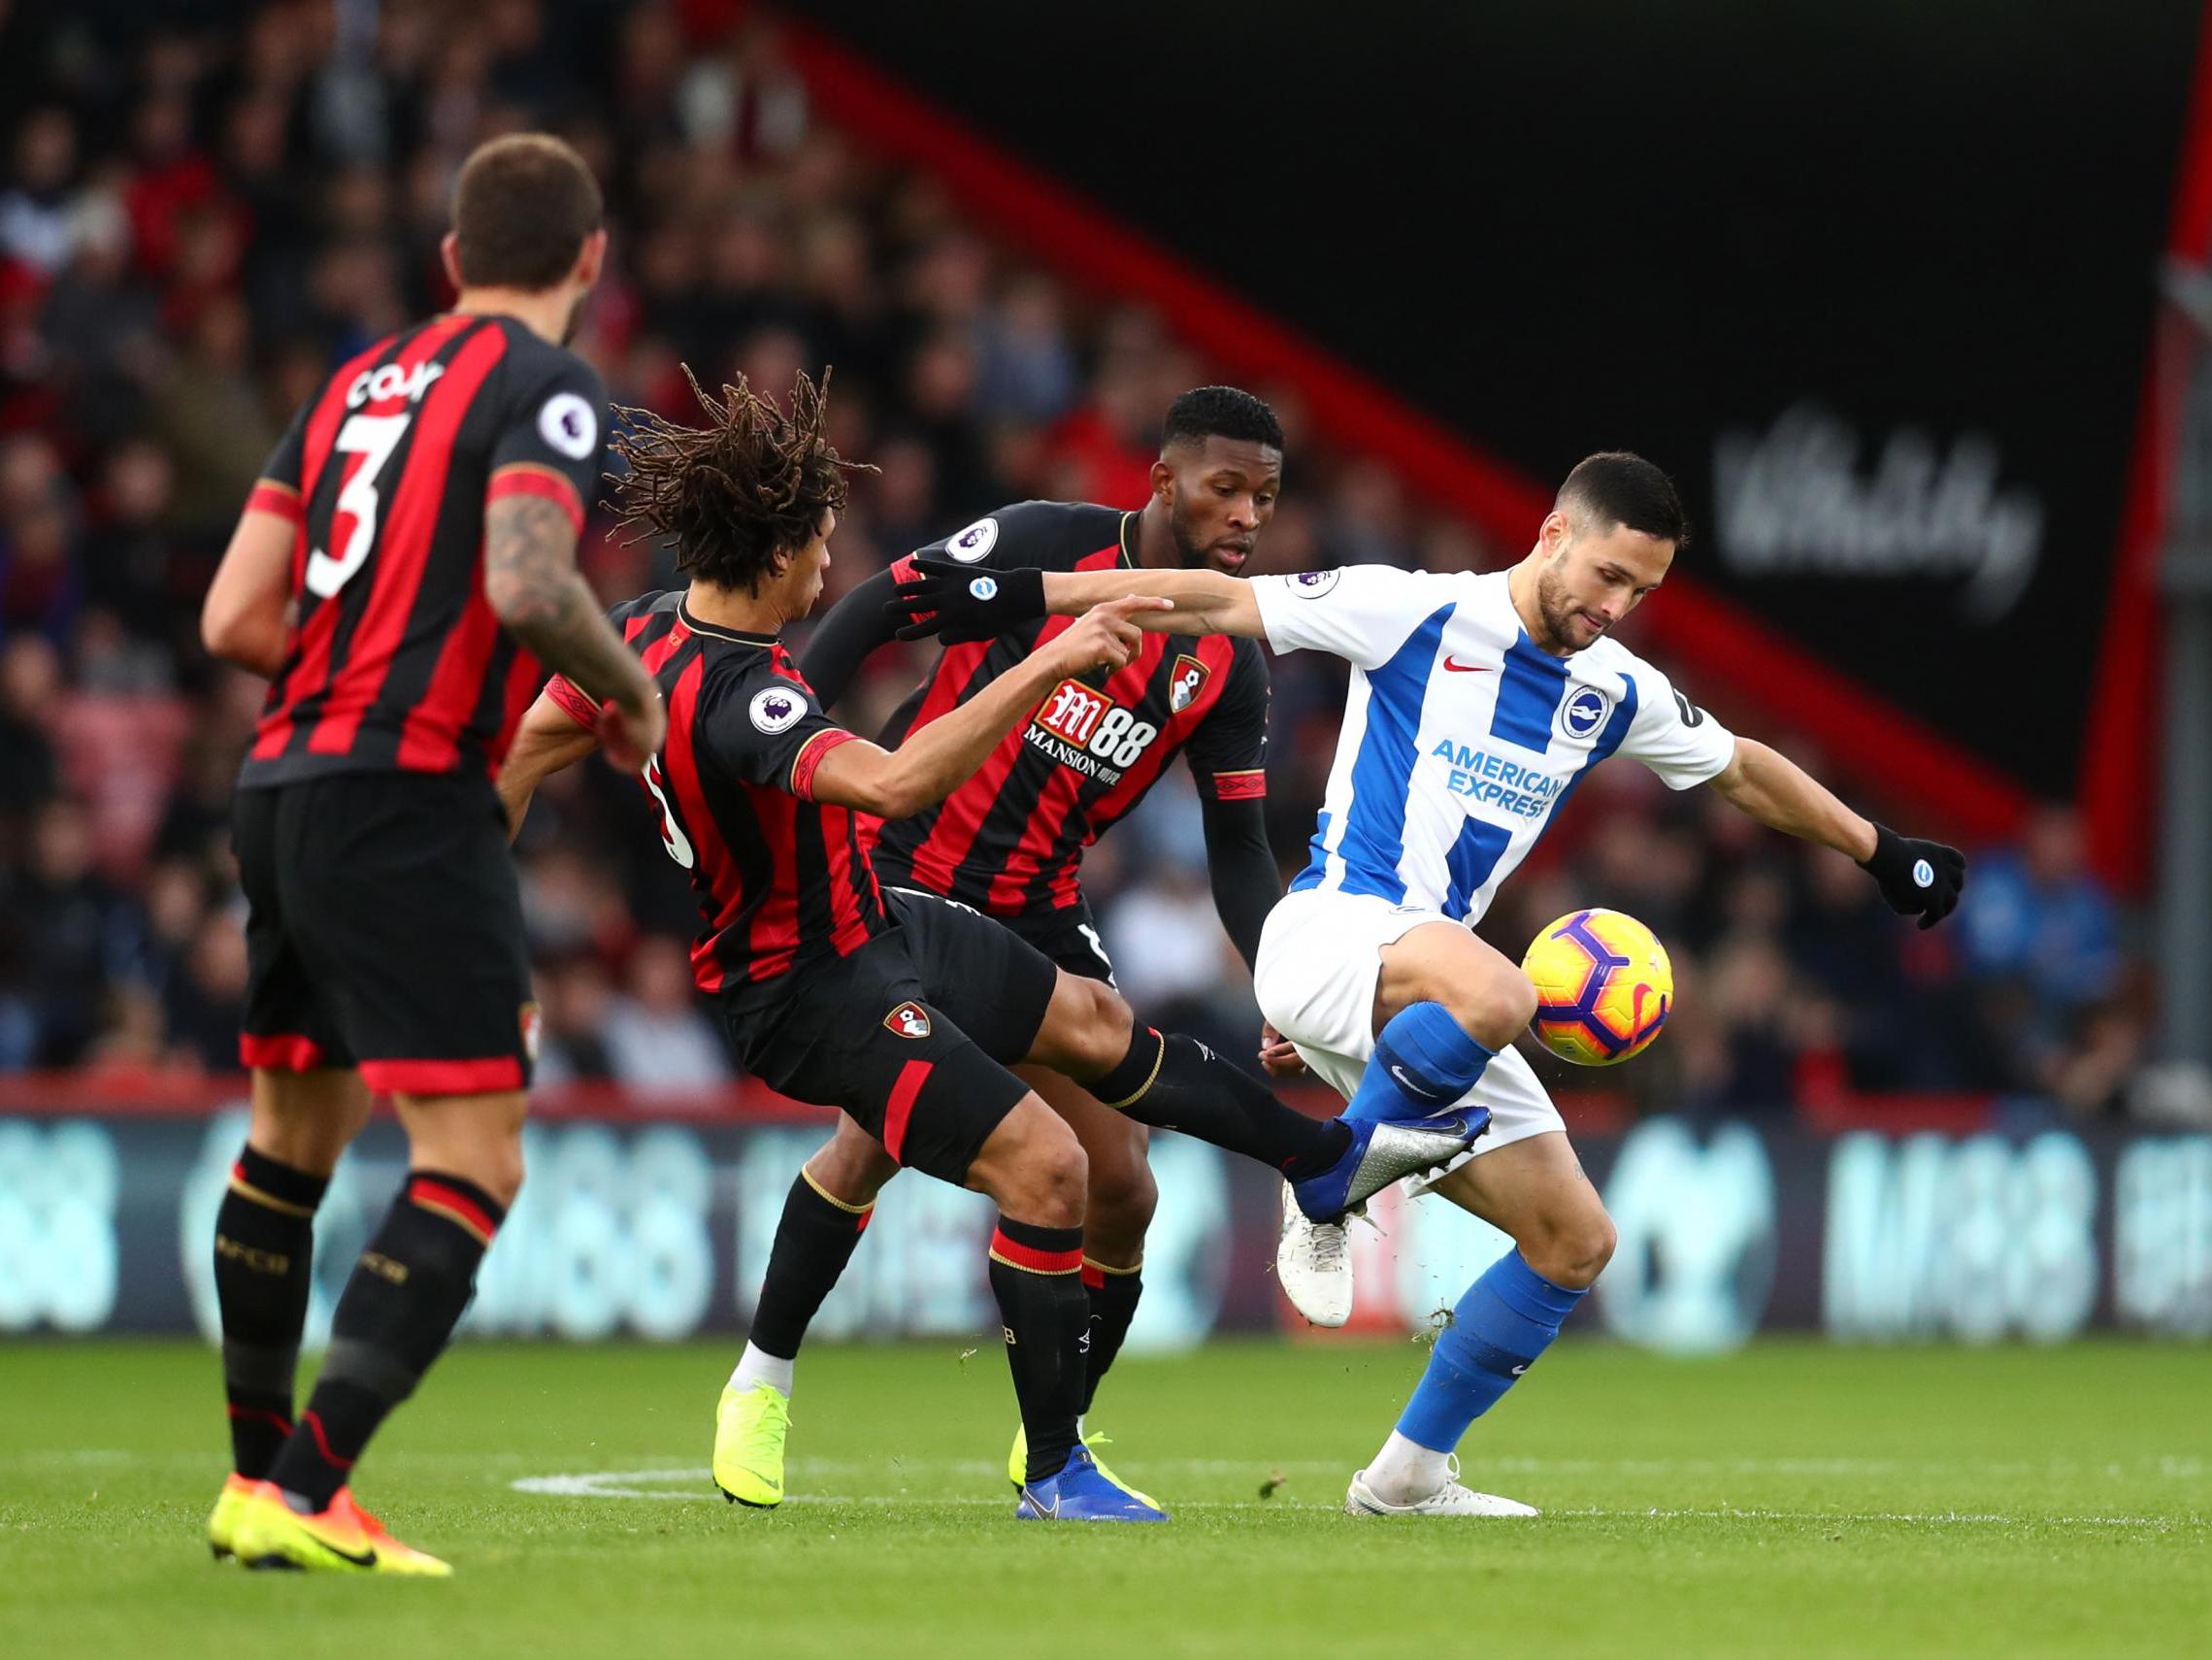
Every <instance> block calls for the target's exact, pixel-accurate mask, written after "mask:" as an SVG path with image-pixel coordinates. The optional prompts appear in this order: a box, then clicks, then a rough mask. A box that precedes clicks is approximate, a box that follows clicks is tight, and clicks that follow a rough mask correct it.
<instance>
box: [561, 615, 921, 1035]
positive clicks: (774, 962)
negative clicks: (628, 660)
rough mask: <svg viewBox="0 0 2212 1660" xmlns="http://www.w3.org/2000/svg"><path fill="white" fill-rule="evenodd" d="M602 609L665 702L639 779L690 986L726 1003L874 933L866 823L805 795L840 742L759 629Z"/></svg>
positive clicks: (569, 689) (876, 901)
mask: <svg viewBox="0 0 2212 1660" xmlns="http://www.w3.org/2000/svg"><path fill="white" fill-rule="evenodd" d="M610 615H611V617H612V619H613V622H614V626H615V627H616V628H617V629H619V630H620V631H621V633H622V636H623V638H624V639H626V640H627V641H629V643H630V648H631V649H632V650H634V651H636V652H637V653H638V654H639V655H640V656H641V657H643V658H644V664H645V669H646V671H647V672H648V673H649V674H651V675H652V677H653V679H654V680H655V681H658V682H659V685H660V688H661V697H662V699H663V700H664V701H665V703H666V704H667V706H668V739H667V741H666V743H665V745H664V746H663V747H662V749H661V752H660V753H659V754H658V755H656V756H654V757H653V759H652V760H651V761H650V762H649V763H647V765H646V767H645V771H644V775H643V776H642V777H641V779H640V781H641V782H642V783H643V784H644V787H645V791H646V793H647V794H648V795H650V796H651V797H652V799H653V806H654V808H655V810H656V811H657V812H658V813H659V815H660V831H661V844H662V846H663V847H666V848H667V849H668V855H669V857H670V858H672V859H674V860H675V861H676V862H677V864H678V865H680V866H682V867H683V868H684V870H685V871H687V872H688V873H689V874H690V877H691V886H692V889H693V891H694V892H696V893H697V894H698V896H699V914H700V916H701V918H702V921H703V923H704V926H703V927H702V928H701V930H700V933H699V938H698V939H697V941H696V942H694V944H693V945H692V947H691V970H692V976H693V978H694V979H696V980H697V981H698V983H699V989H700V990H702V991H709V992H721V993H727V994H731V995H733V996H737V997H739V998H740V999H741V1001H742V999H743V994H744V993H745V991H746V990H747V989H748V988H750V987H753V986H758V985H762V984H763V983H764V982H768V981H773V980H776V979H779V978H780V977H782V976H784V975H787V974H789V973H791V972H792V970H794V969H797V968H803V967H805V966H806V965H807V964H808V963H809V961H812V960H815V959H818V958H820V957H822V956H825V955H835V956H841V957H842V956H849V955H851V954H852V952H854V951H856V950H858V949H859V948H860V947H861V946H864V945H866V944H867V943H868V942H869V941H870V940H872V939H874V938H875V936H876V935H878V934H880V933H882V932H884V930H885V929H887V928H888V927H889V926H890V923H889V921H888V920H887V919H886V918H885V916H884V914H883V896H882V893H881V891H880V890H879V889H878V888H877V886H876V884H875V872H874V871H873V870H872V869H871V868H870V865H869V859H868V850H867V847H866V846H865V843H864V839H863V829H862V827H863V824H864V823H872V822H874V821H873V820H869V819H864V817H863V815H862V814H860V813H854V812H852V811H851V810H850V809H848V808H843V807H837V806H833V805H831V804H830V803H827V802H817V801H816V800H815V799H814V791H813V783H814V773H815V770H816V769H817V768H819V767H820V766H821V764H822V757H823V756H825V755H827V754H828V753H829V752H830V751H831V750H832V749H835V748H836V747H838V746H839V745H840V744H845V743H849V742H851V740H852V739H853V737H854V734H853V733H850V732H848V731H846V730H845V729H844V728H843V727H842V726H840V725H838V724H837V722H835V721H833V720H832V719H830V717H829V716H828V715H826V714H823V713H822V710H821V705H820V702H819V700H817V699H816V698H815V696H814V694H813V691H812V689H811V688H810V687H809V685H808V684H807V682H806V681H805V680H804V679H803V678H802V677H801V676H800V673H799V668H798V665H797V664H796V663H794V662H793V661H792V660H791V656H790V653H789V652H787V651H785V650H784V648H783V647H782V645H781V644H780V643H779V642H778V641H776V638H775V637H774V636H773V635H766V634H740V633H737V632H734V631H732V630H730V629H727V628H716V627H713V626H711V625H710V624H707V623H703V622H700V621H699V620H697V619H696V618H694V617H693V616H692V615H691V614H689V613H688V612H687V611H686V610H685V609H684V605H683V596H682V595H681V594H680V593H657V594H647V595H645V596H644V598H643V599H638V600H633V601H631V602H630V603H629V604H627V605H621V606H617V607H615V608H614V610H613V611H612V612H611V613H610ZM546 689H547V691H549V692H550V693H551V695H552V696H553V698H554V700H555V701H556V702H558V703H559V704H560V706H561V707H562V708H563V709H565V710H566V711H568V713H569V714H571V715H572V716H573V717H574V718H575V719H576V720H577V721H578V724H580V725H584V726H589V725H592V724H593V723H594V722H596V720H597V719H598V712H597V710H596V709H595V708H594V706H593V704H592V702H591V700H590V699H589V698H587V697H585V696H584V695H583V694H582V693H581V692H579V691H578V690H577V688H576V687H575V686H574V685H572V684H571V683H570V682H569V681H567V680H566V679H565V678H563V677H560V676H555V677H554V678H553V680H552V682H551V683H550V684H549V685H548V686H547V688H546Z"/></svg>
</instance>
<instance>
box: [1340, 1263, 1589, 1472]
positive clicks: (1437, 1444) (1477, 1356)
mask: <svg viewBox="0 0 2212 1660" xmlns="http://www.w3.org/2000/svg"><path fill="white" fill-rule="evenodd" d="M1588 1295H1589V1292H1588V1291H1587V1290H1581V1291H1570V1290H1568V1288H1567V1287H1566V1286H1564V1285H1554V1284H1553V1283H1552V1282H1551V1281H1550V1280H1548V1279H1546V1278H1544V1277H1543V1276H1542V1275H1540V1274H1538V1273H1537V1272H1536V1271H1535V1269H1533V1268H1531V1267H1530V1266H1529V1264H1528V1259H1527V1258H1525V1257H1524V1256H1522V1255H1521V1253H1520V1252H1519V1251H1518V1250H1509V1251H1507V1252H1506V1253H1505V1254H1504V1255H1503V1256H1502V1257H1500V1258H1499V1259H1498V1260H1497V1261H1496V1262H1494V1263H1492V1264H1491V1265H1490V1266H1489V1267H1488V1268H1487V1269H1485V1270H1484V1271H1483V1274H1482V1278H1479V1279H1477V1280H1476V1281H1475V1282H1474V1283H1473V1284H1472V1285H1469V1287H1468V1288H1467V1294H1466V1295H1465V1296H1463V1297H1462V1298H1461V1299H1460V1300H1459V1306H1458V1307H1457V1308H1455V1309H1453V1311H1452V1323H1451V1324H1450V1325H1449V1326H1447V1327H1446V1328H1445V1329H1444V1331H1443V1332H1442V1334H1441V1335H1439V1336H1438V1337H1437V1339H1436V1347H1435V1348H1434V1349H1433V1350H1432V1351H1431V1352H1430V1355H1429V1367H1428V1370H1427V1371H1426V1372H1424V1373H1422V1375H1421V1381H1420V1382H1419V1383H1418V1384H1416V1385H1415V1386H1414V1389H1413V1398H1412V1399H1411V1400H1410V1401H1408V1402H1406V1403H1405V1411H1403V1413H1401V1414H1400V1416H1399V1419H1398V1431H1397V1434H1395V1435H1394V1436H1392V1438H1391V1445H1390V1446H1387V1447H1385V1448H1384V1451H1383V1453H1382V1455H1381V1456H1378V1457H1377V1458H1376V1460H1375V1462H1374V1464H1373V1465H1371V1466H1370V1468H1369V1481H1370V1485H1372V1484H1373V1483H1375V1482H1376V1481H1378V1480H1379V1481H1381V1482H1383V1483H1384V1487H1390V1488H1396V1489H1398V1493H1396V1494H1394V1493H1393V1492H1391V1491H1385V1490H1384V1487H1377V1488H1376V1491H1377V1492H1378V1493H1380V1494H1381V1496H1382V1497H1383V1498H1384V1499H1385V1500H1387V1501H1389V1502H1390V1503H1393V1504H1400V1503H1404V1502H1406V1501H1407V1499H1409V1498H1413V1497H1420V1496H1423V1495H1425V1494H1428V1493H1432V1492H1435V1491H1436V1488H1437V1486H1439V1485H1441V1483H1442V1478H1443V1469H1444V1466H1443V1458H1444V1455H1445V1454H1446V1453H1448V1452H1450V1451H1451V1450H1452V1448H1453V1447H1455V1446H1457V1445H1459V1443H1460V1437H1462V1436H1464V1435H1465V1434H1467V1427H1468V1425H1469V1424H1471V1423H1472V1422H1474V1420H1475V1419H1476V1418H1479V1417H1480V1416H1482V1414H1483V1413H1484V1412H1487V1411H1490V1409H1491V1408H1492V1407H1494V1406H1496V1405H1497V1404H1498V1398H1499V1397H1500V1396H1501V1395H1502V1394H1504V1393H1505V1391H1506V1390H1508V1389H1510V1388H1511V1387H1512V1386H1513V1385H1514V1384H1515V1383H1516V1382H1517V1381H1519V1379H1520V1378H1521V1375H1522V1374H1523V1373H1525V1372H1527V1371H1528V1370H1529V1368H1530V1367H1531V1366H1533V1365H1535V1361H1536V1357H1537V1356H1538V1355H1540V1354H1542V1353H1543V1351H1544V1350H1545V1349H1547V1348H1549V1347H1550V1346H1551V1342H1552V1339H1554V1338H1556V1337H1558V1336H1559V1328H1560V1324H1561V1322H1562V1321H1564V1320H1565V1319H1566V1318H1567V1316H1568V1315H1569V1314H1571V1313H1572V1312H1573V1311H1574V1306H1575V1305H1576V1304H1577V1303H1579V1302H1581V1301H1582V1299H1583V1298H1584V1297H1586V1296H1588ZM1401 1441H1403V1442H1404V1443H1406V1444H1409V1445H1406V1446H1403V1447H1401V1446H1400V1445H1399V1444H1400V1442H1401ZM1423 1452H1426V1453H1427V1454H1428V1455H1429V1456H1428V1457H1427V1458H1424V1457H1423V1456H1422V1453H1423ZM1432 1460H1433V1461H1434V1462H1433V1463H1432V1462H1431V1461H1432ZM1407 1466H1417V1467H1418V1469H1417V1470H1416V1469H1409V1468H1407ZM1416 1475H1417V1476H1418V1477H1420V1478H1421V1480H1423V1481H1424V1482H1425V1484H1422V1485H1416V1486H1413V1488H1412V1491H1411V1492H1405V1490H1404V1489H1405V1488H1406V1486H1408V1485H1410V1484H1411V1483H1410V1482H1409V1481H1408V1477H1414V1476H1416ZM1400 1495H1403V1496H1400Z"/></svg>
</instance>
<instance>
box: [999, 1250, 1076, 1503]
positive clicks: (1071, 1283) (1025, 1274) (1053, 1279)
mask: <svg viewBox="0 0 2212 1660" xmlns="http://www.w3.org/2000/svg"><path fill="white" fill-rule="evenodd" d="M1082 1268H1083V1230H1082V1229H1081V1228H1040V1227H1039V1226H1037V1225H1036V1224H1035V1223H1033V1222H1017V1221H1014V1220H1012V1219H1011V1218H1010V1217H1007V1216H1001V1217H1000V1218H999V1226H998V1231H997V1232H996V1233H994V1234H992V1236H991V1295H992V1296H994V1297H996V1298H997V1299H998V1300H999V1319H1000V1321H1001V1322H1002V1324H1003V1325H1004V1327H1005V1332H1006V1340H1007V1365H1008V1366H1010V1367H1011V1368H1012V1369H1013V1375H1014V1399H1015V1400H1016V1401H1018V1402H1020V1403H1021V1427H1022V1433H1023V1435H1024V1436H1025V1437H1026V1438H1027V1440H1028V1443H1029V1468H1028V1470H1027V1472H1026V1476H1027V1478H1028V1479H1029V1480H1032V1481H1041V1480H1043V1479H1044V1477H1047V1476H1057V1475H1059V1474H1060V1470H1061V1467H1062V1466H1063V1465H1065V1464H1066V1463H1067V1462H1068V1454H1069V1453H1070V1452H1072V1451H1073V1449H1074V1445H1075V1417H1076V1414H1077V1412H1078V1411H1079V1410H1080V1409H1081V1407H1082V1404H1083V1383H1084V1378H1085V1377H1086V1375H1087V1374H1088V1372H1089V1368H1088V1367H1087V1366H1086V1365H1085V1364H1084V1358H1083V1340H1084V1338H1085V1337H1086V1336H1087V1335H1088V1334H1089V1331H1090V1325H1091V1299H1090V1294H1089V1293H1088V1292H1087V1291H1085V1290H1084V1289H1083V1280H1082Z"/></svg>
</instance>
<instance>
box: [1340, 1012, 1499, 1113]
mask: <svg viewBox="0 0 2212 1660" xmlns="http://www.w3.org/2000/svg"><path fill="white" fill-rule="evenodd" d="M1497 1053H1498V1051H1497V1050H1496V1049H1487V1048H1484V1047H1483V1046H1481V1045H1480V1044H1478V1043H1476V1042H1475V1041H1474V1040H1473V1039H1472V1038H1470V1037H1469V1036H1468V1035H1467V1033H1466V1032H1464V1031H1462V1030H1461V1029H1460V1023H1459V1022H1458V1021H1457V1020H1455V1019H1453V1018H1452V1016H1451V1012H1450V1011H1449V1010H1447V1009H1446V1008H1445V1007H1444V1006H1443V1005H1442V1004H1441V1003H1415V1004H1413V1005H1411V1006H1410V1007H1408V1008H1404V1009H1401V1010H1400V1011H1399V1012H1398V1013H1396V1014H1394V1015H1392V1016H1391V1017H1390V1023H1389V1024H1388V1025H1386V1026H1384V1027H1383V1029H1382V1034H1381V1036H1379V1037H1377V1038H1376V1039H1375V1041H1374V1054H1373V1055H1372V1056H1371V1057H1370V1059H1369V1061H1368V1070H1367V1075H1366V1076H1365V1077H1364V1078H1362V1079H1360V1087H1359V1092H1358V1093H1357V1094H1355V1095H1354V1096H1353V1097H1352V1099H1351V1102H1350V1104H1349V1105H1348V1106H1346V1107H1345V1109H1344V1116H1345V1117H1347V1118H1351V1119H1354V1120H1356V1121H1361V1122H1366V1123H1370V1124H1371V1123H1378V1122H1380V1121H1381V1120H1382V1119H1384V1118H1426V1117H1428V1116H1430V1115H1431V1114H1432V1113H1436V1112H1446V1111H1448V1110H1449V1109H1450V1108H1451V1106H1452V1105H1453V1103H1455V1102H1456V1101H1458V1100H1459V1098H1460V1097H1461V1096H1463V1095H1465V1094H1466V1093H1467V1092H1468V1091H1469V1089H1472V1088H1473V1087H1474V1080H1475V1079H1478V1078H1480V1077H1481V1076H1482V1069H1483V1068H1484V1067H1486V1066H1488V1065H1489V1064H1490V1063H1491V1061H1492V1059H1493V1058H1494V1057H1495V1056H1496V1055H1497Z"/></svg>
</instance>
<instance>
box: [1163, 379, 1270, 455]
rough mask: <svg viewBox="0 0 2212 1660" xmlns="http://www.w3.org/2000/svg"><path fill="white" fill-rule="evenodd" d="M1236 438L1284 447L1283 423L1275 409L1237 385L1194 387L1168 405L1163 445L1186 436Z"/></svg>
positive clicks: (1178, 440)
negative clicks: (1240, 389) (1276, 417)
mask: <svg viewBox="0 0 2212 1660" xmlns="http://www.w3.org/2000/svg"><path fill="white" fill-rule="evenodd" d="M1186 438H1187V439H1192V440H1196V441H1198V442H1200V443H1204V442H1205V440H1206V439H1208V438H1234V439H1238V440H1239V441H1241V442H1243V443H1246V444H1266V445H1270V446H1271V447H1272V448H1276V449H1280V448H1282V447H1283V429H1282V423H1281V422H1279V421H1278V420H1276V419H1275V412H1274V411H1273V410H1271V409H1270V408H1268V406H1267V405H1266V404H1265V403H1263V402H1262V401H1261V400H1260V399H1258V398H1255V397H1254V396H1252V394H1251V393H1249V392H1245V391H1239V390H1238V388H1237V387H1235V386H1194V387H1192V388H1191V389H1190V390H1189V391H1187V392H1185V393H1184V394H1183V395H1182V396H1181V397H1179V398H1177V399H1176V400H1175V401H1174V402H1173V403H1172V404H1170V405H1169V406H1168V423H1167V425H1166V426H1165V427H1164V428H1162V430H1161V433H1160V448H1163V449H1165V448H1167V447H1168V446H1169V445H1171V444H1174V443H1178V442H1180V441H1181V440H1183V439H1186Z"/></svg>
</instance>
